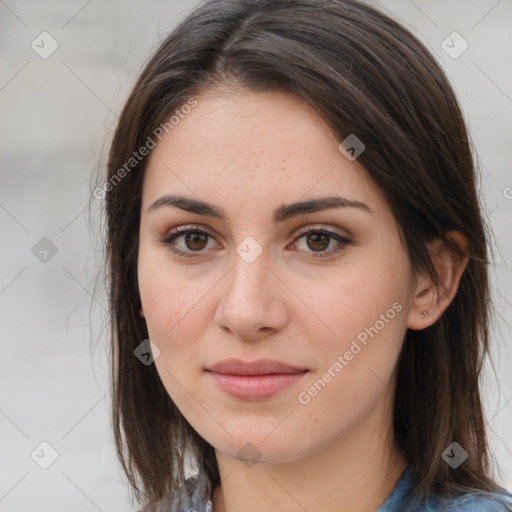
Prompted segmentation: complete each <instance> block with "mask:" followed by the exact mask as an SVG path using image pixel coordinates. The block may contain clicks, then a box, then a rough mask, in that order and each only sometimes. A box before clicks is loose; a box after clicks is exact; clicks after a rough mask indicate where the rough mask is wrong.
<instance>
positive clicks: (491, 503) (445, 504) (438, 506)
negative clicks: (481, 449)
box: [422, 489, 512, 512]
mask: <svg viewBox="0 0 512 512" xmlns="http://www.w3.org/2000/svg"><path fill="white" fill-rule="evenodd" d="M422 510H423V509H422ZM424 512H512V494H510V493H509V492H508V491H506V490H505V489H502V490H501V491H500V492H499V493H485V492H478V493H471V494H466V495H464V496H460V497H457V498H452V499H441V498H438V497H432V498H431V499H430V500H428V502H427V503H426V504H425V508H424Z"/></svg>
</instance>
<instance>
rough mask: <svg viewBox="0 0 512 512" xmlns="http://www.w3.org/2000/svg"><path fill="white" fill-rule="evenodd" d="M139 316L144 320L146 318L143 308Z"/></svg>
mask: <svg viewBox="0 0 512 512" xmlns="http://www.w3.org/2000/svg"><path fill="white" fill-rule="evenodd" d="M139 315H140V316H141V317H142V318H146V317H145V315H144V310H143V309H142V306H141V307H140V309H139Z"/></svg>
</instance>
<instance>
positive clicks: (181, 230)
mask: <svg viewBox="0 0 512 512" xmlns="http://www.w3.org/2000/svg"><path fill="white" fill-rule="evenodd" d="M189 233H199V234H202V235H207V236H209V237H211V238H214V237H213V235H212V234H211V233H209V232H208V231H206V230H204V229H202V228H201V227H200V226H196V225H190V226H179V227H177V228H175V229H174V230H172V231H170V232H169V233H168V234H167V235H165V236H164V237H162V238H159V239H158V241H159V242H160V243H161V244H163V245H165V246H167V248H168V249H169V250H170V251H171V252H173V253H175V254H177V255H179V256H180V257H183V258H197V257H201V253H203V252H204V250H201V251H195V252H186V251H182V250H181V249H176V248H175V247H173V246H172V242H174V241H175V240H176V239H177V238H179V237H181V236H183V235H187V234H189ZM310 234H323V235H327V236H329V237H330V238H333V239H334V240H336V241H337V242H339V244H338V245H337V246H336V247H335V249H334V250H333V249H331V250H329V251H319V252H317V253H315V252H314V251H312V252H311V254H312V255H313V257H314V258H327V257H328V256H332V255H333V254H335V253H338V252H339V251H341V250H342V249H343V248H344V247H345V246H346V245H349V244H351V243H352V242H351V241H350V240H349V239H348V238H346V237H343V236H341V235H340V234H339V233H335V232H334V231H330V230H328V229H325V228H310V229H306V230H303V231H301V232H300V233H298V235H297V236H296V237H295V239H294V241H293V242H292V243H295V242H296V241H297V240H299V239H300V238H303V237H305V236H307V235H310ZM308 252H309V251H308Z"/></svg>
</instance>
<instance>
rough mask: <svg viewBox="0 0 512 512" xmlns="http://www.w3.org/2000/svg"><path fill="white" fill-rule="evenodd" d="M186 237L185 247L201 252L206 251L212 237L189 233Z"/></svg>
mask: <svg viewBox="0 0 512 512" xmlns="http://www.w3.org/2000/svg"><path fill="white" fill-rule="evenodd" d="M184 236H185V239H184V240H185V245H186V247H187V248H188V249H190V250H191V251H200V250H201V249H204V248H205V247H206V245H207V243H208V237H209V236H210V235H207V234H205V233H199V232H194V233H188V234H186V235H184Z"/></svg>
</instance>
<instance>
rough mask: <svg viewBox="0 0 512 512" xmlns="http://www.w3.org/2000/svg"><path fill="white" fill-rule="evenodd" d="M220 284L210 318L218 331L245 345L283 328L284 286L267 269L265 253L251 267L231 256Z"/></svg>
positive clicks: (285, 321) (271, 271) (285, 316)
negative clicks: (212, 317) (212, 315)
mask: <svg viewBox="0 0 512 512" xmlns="http://www.w3.org/2000/svg"><path fill="white" fill-rule="evenodd" d="M223 281H224V282H223V286H222V287H221V288H220V293H221V297H220V300H219V304H218V306H217V310H216V313H215V318H214V319H215V322H216V325H218V326H219V327H220V328H221V329H223V330H224V331H226V332H230V333H232V334H233V335H234V336H236V337H237V338H241V339H244V340H247V341H249V340H258V339H261V338H264V337H267V336H270V335H272V334H273V333H275V332H278V331H280V330H282V329H283V328H284V326H285V325H286V323H287V321H288V311H287V307H286V299H287V294H286V286H284V285H283V283H282V281H281V280H280V279H279V278H278V277H277V276H276V273H275V271H274V270H272V269H271V268H270V267H269V266H268V260H267V257H266V253H265V251H264V252H263V253H262V254H261V255H260V256H259V257H258V258H257V259H256V260H255V261H253V262H252V263H248V262H247V261H245V260H244V259H243V258H242V257H240V256H239V255H238V254H237V255H235V257H234V265H233V269H232V270H231V272H229V273H228V275H227V276H226V278H225V279H224V280H223ZM288 293H289V292H288Z"/></svg>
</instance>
